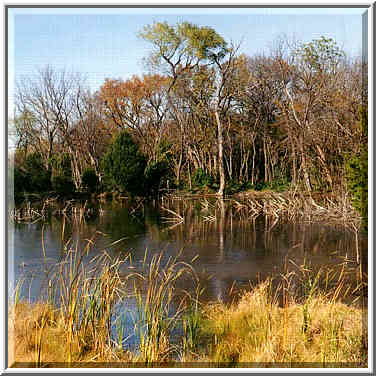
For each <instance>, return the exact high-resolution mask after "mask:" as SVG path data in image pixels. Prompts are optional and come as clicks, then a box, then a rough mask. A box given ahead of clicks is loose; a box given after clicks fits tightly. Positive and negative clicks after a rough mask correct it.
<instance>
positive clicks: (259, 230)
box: [10, 199, 367, 301]
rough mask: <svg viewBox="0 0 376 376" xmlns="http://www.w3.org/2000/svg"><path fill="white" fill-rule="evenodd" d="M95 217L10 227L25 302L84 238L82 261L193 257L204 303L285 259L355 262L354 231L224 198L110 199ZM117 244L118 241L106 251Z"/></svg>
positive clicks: (281, 268)
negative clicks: (103, 256)
mask: <svg viewBox="0 0 376 376" xmlns="http://www.w3.org/2000/svg"><path fill="white" fill-rule="evenodd" d="M98 212H99V213H100V215H99V216H98V217H96V218H93V219H90V220H89V219H88V220H86V221H83V222H81V223H80V222H78V221H77V220H75V218H71V219H68V218H66V217H61V218H54V217H52V218H51V219H50V221H49V222H48V223H46V224H44V225H43V224H42V223H41V222H37V223H34V224H22V225H20V224H16V225H14V231H13V239H14V251H13V255H10V256H11V257H10V259H11V260H12V262H13V263H14V265H13V272H14V277H15V280H14V281H15V282H17V281H18V280H19V279H20V278H21V277H26V278H27V283H24V285H23V288H22V295H23V297H25V298H28V299H31V300H35V299H36V298H38V297H39V295H40V291H41V280H42V279H43V276H44V275H45V269H46V265H47V267H48V268H50V269H51V270H50V273H51V272H52V271H53V265H54V263H56V262H58V261H59V260H60V259H61V258H62V257H63V255H64V245H66V244H68V242H69V246H70V247H73V248H74V247H75V245H76V244H77V247H79V246H80V244H81V243H82V244H84V245H85V244H87V240H88V239H91V240H92V241H93V244H92V246H91V250H90V253H89V256H87V258H86V260H87V261H88V260H89V259H90V258H91V257H94V256H96V255H97V254H98V253H100V252H102V251H103V249H106V250H107V251H108V252H109V254H110V255H114V256H115V255H119V254H122V253H124V255H125V254H126V253H128V252H130V253H131V256H132V260H133V264H134V265H135V266H136V267H137V263H140V262H141V261H142V260H143V258H144V255H145V250H146V249H147V250H148V255H149V257H151V256H152V255H153V254H154V253H155V252H160V251H164V252H165V257H166V258H168V257H169V256H176V255H177V254H178V253H179V252H181V256H180V258H181V259H183V260H184V261H188V262H190V261H191V260H192V259H193V258H194V257H195V256H196V255H198V258H197V260H196V261H195V262H194V265H195V268H196V271H197V272H198V273H199V275H200V277H201V279H202V284H203V285H204V287H205V292H204V295H203V299H205V300H218V299H219V300H224V301H227V300H229V299H230V295H229V292H230V290H231V291H236V290H237V289H239V288H241V287H249V286H250V284H253V283H256V282H258V281H259V280H263V279H265V278H267V277H268V276H278V275H280V273H283V272H286V271H287V269H289V270H290V269H291V268H292V267H293V263H292V262H290V261H289V260H291V261H293V262H294V263H295V264H296V265H303V264H304V265H307V264H310V265H312V266H313V267H314V268H315V269H318V268H320V267H324V266H327V265H336V266H338V265H339V264H341V263H343V262H344V260H348V264H349V265H353V264H354V262H353V261H354V260H356V241H355V234H354V232H353V231H352V230H350V229H347V228H345V227H343V226H340V225H329V224H322V223H321V224H308V223H283V222H282V221H278V220H277V218H268V217H261V216H259V217H257V218H249V217H242V216H241V215H240V214H239V212H238V211H237V208H236V206H235V205H233V204H230V203H229V202H228V201H224V200H212V201H210V202H209V201H207V200H205V201H201V202H200V201H198V200H166V199H165V200H163V202H158V203H157V202H155V203H152V204H148V205H146V204H142V205H139V204H138V205H137V206H134V205H133V206H132V205H130V204H129V203H124V204H120V203H119V202H113V203H108V204H105V205H103V204H102V205H101V207H100V210H99V211H98ZM181 218H183V220H182V219H181ZM42 233H43V241H44V244H43V246H44V249H45V256H46V258H45V259H44V255H43V252H42V249H43V247H42ZM119 239H122V241H120V242H118V243H116V244H114V245H111V246H110V244H111V243H113V242H115V241H117V240H119ZM360 249H361V251H362V254H363V255H364V256H365V257H364V259H365V258H366V255H367V241H366V239H362V240H361V242H360ZM10 251H11V250H10ZM12 256H13V257H14V258H12ZM364 270H365V269H364ZM355 274H356V273H354V276H353V277H354V283H356V278H355V277H356V276H355ZM10 278H12V270H10ZM350 279H351V278H350ZM187 287H188V286H187Z"/></svg>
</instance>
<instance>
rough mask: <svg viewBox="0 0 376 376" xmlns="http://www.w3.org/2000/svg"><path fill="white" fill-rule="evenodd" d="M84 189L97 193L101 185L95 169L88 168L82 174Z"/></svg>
mask: <svg viewBox="0 0 376 376" xmlns="http://www.w3.org/2000/svg"><path fill="white" fill-rule="evenodd" d="M81 180H82V187H83V188H84V189H85V191H87V192H89V193H92V192H96V191H97V189H98V185H99V179H98V176H97V174H96V173H95V171H94V169H92V168H88V169H86V170H85V171H84V172H83V173H82V177H81Z"/></svg>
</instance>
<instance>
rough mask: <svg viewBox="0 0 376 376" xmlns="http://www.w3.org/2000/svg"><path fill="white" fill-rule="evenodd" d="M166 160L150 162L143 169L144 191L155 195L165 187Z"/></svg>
mask: <svg viewBox="0 0 376 376" xmlns="http://www.w3.org/2000/svg"><path fill="white" fill-rule="evenodd" d="M168 172H169V166H168V162H167V161H165V160H163V161H158V162H152V163H150V164H149V166H148V167H147V168H146V170H145V191H146V193H148V194H150V195H156V194H157V193H158V191H159V189H161V188H165V187H166V177H167V176H168Z"/></svg>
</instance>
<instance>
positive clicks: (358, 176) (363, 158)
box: [345, 108, 368, 230]
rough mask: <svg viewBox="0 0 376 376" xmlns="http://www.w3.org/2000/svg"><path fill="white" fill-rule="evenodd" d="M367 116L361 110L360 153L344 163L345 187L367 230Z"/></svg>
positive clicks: (363, 110) (364, 111) (351, 156)
mask: <svg viewBox="0 0 376 376" xmlns="http://www.w3.org/2000/svg"><path fill="white" fill-rule="evenodd" d="M367 125H368V115H367V110H366V109H365V108H362V110H361V121H360V126H361V130H362V138H363V142H362V146H361V149H360V152H358V153H356V154H352V155H350V157H349V158H348V159H347V161H346V166H345V167H346V178H347V186H348V189H349V191H350V193H351V196H352V202H353V205H354V207H355V209H357V210H358V212H359V214H360V215H361V216H362V219H363V227H364V228H365V229H366V230H367V228H368V142H367V137H368V131H367Z"/></svg>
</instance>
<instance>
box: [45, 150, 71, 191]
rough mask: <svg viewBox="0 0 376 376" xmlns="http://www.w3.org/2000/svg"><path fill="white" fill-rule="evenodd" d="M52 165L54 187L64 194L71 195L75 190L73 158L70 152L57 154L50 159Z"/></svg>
mask: <svg viewBox="0 0 376 376" xmlns="http://www.w3.org/2000/svg"><path fill="white" fill-rule="evenodd" d="M50 163H51V166H52V176H51V184H52V189H53V190H54V191H56V192H58V193H60V194H62V195H70V194H72V193H73V192H74V190H75V185H74V183H73V179H72V169H71V159H70V156H69V154H67V153H60V154H55V155H54V156H53V157H52V158H51V160H50Z"/></svg>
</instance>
